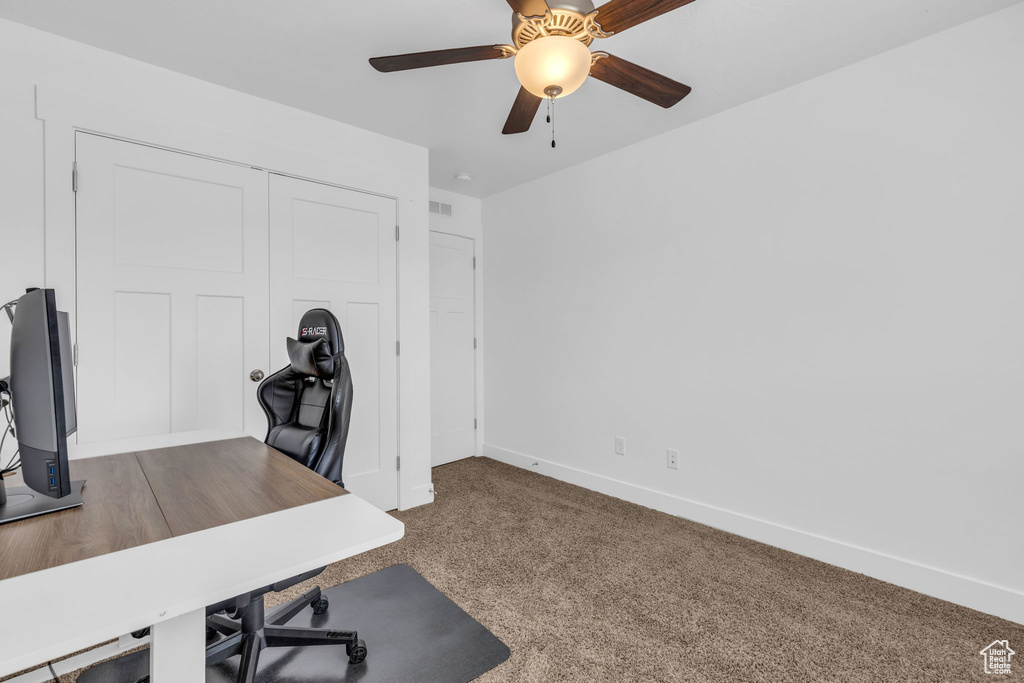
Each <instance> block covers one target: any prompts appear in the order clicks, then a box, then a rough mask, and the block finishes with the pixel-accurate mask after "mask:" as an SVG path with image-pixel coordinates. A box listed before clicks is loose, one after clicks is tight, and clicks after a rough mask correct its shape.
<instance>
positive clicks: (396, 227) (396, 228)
mask: <svg viewBox="0 0 1024 683" xmlns="http://www.w3.org/2000/svg"><path fill="white" fill-rule="evenodd" d="M399 232H400V231H399V229H398V226H397V225H396V226H395V241H396V242H397V241H398V234H399Z"/></svg>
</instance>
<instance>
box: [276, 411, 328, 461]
mask: <svg viewBox="0 0 1024 683" xmlns="http://www.w3.org/2000/svg"><path fill="white" fill-rule="evenodd" d="M322 438H323V430H322V429H319V428H316V427H303V426H302V425H298V424H295V423H294V422H288V423H285V424H282V425H278V426H276V427H274V428H273V429H271V430H270V434H268V435H267V445H268V446H270V447H271V448H276V449H277V450H279V451H282V452H284V453H286V454H288V455H290V456H291V457H292V458H294V459H295V460H297V461H299V462H300V463H302V464H303V465H306V466H307V467H308V466H309V464H310V460H311V459H312V458H313V456H314V455H316V453H317V451H318V450H319V448H320V440H321V439H322Z"/></svg>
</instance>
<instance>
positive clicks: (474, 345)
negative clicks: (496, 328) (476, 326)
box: [473, 337, 476, 349]
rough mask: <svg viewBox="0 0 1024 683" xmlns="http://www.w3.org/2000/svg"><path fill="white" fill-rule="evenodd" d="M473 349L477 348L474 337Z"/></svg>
mask: <svg viewBox="0 0 1024 683" xmlns="http://www.w3.org/2000/svg"><path fill="white" fill-rule="evenodd" d="M473 348H474V349H475V348H476V337H473Z"/></svg>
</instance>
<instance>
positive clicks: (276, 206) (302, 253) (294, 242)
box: [270, 174, 398, 510]
mask: <svg viewBox="0 0 1024 683" xmlns="http://www.w3.org/2000/svg"><path fill="white" fill-rule="evenodd" d="M396 220H397V207H396V202H395V200H394V199H389V198H385V197H379V196H377V195H371V194H366V193H362V192H356V191H353V190H346V189H342V188H339V187H334V186H331V185H323V184H319V183H315V182H310V181H305V180H299V179H296V178H290V177H286V176H279V175H274V174H271V176H270V301H271V311H272V317H271V327H270V330H271V341H272V347H271V357H272V358H273V359H274V361H275V362H274V363H273V366H274V367H273V369H274V370H276V369H278V368H280V367H283V366H284V365H286V364H287V363H288V356H287V353H286V348H285V339H286V338H287V337H292V338H295V337H296V335H297V333H298V323H299V318H301V317H302V314H303V313H304V312H305V311H307V310H308V309H310V308H327V309H329V310H331V311H332V312H333V313H334V314H335V315H336V316H337V317H338V321H339V322H340V323H341V328H342V334H343V335H344V337H345V355H346V357H347V358H348V361H349V364H350V366H351V368H352V384H353V388H354V397H353V403H352V423H351V428H350V430H349V437H348V447H347V448H346V450H345V460H344V466H343V472H342V478H343V480H344V482H345V488H347V489H349V490H350V491H352V492H353V493H356V494H358V495H359V496H361V497H362V498H365V499H366V500H368V501H369V502H371V503H373V504H374V505H376V506H377V507H379V508H381V509H383V510H391V509H394V508H396V507H397V506H398V462H397V458H398V358H397V355H396V341H397V340H398V323H397V321H398V288H397V285H398V273H397V261H398V259H397V256H398V252H397V244H396V241H395V225H396Z"/></svg>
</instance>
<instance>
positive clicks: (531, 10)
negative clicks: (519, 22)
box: [508, 0, 548, 17]
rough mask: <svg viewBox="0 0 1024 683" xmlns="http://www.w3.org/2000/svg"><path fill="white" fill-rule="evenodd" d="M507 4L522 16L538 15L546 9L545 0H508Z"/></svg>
mask: <svg viewBox="0 0 1024 683" xmlns="http://www.w3.org/2000/svg"><path fill="white" fill-rule="evenodd" d="M508 4H509V5H511V6H512V9H514V10H515V11H516V12H519V13H520V14H522V15H523V16H524V17H539V16H541V15H542V14H544V13H545V12H547V11H548V3H547V2H546V0H508Z"/></svg>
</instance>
